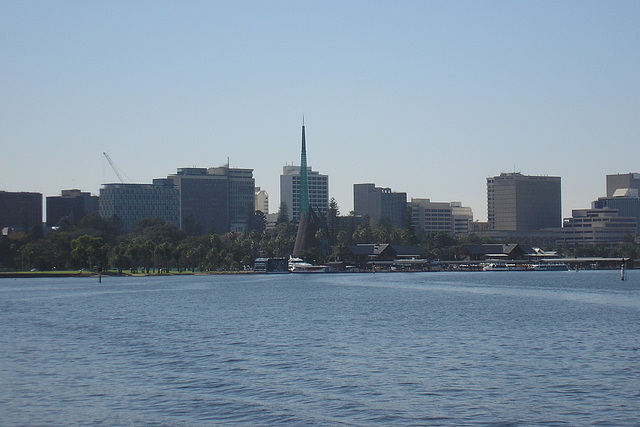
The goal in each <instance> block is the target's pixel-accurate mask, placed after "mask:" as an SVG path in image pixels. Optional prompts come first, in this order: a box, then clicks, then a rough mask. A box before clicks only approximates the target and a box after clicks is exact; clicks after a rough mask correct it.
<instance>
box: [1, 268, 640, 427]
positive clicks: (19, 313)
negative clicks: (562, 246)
mask: <svg viewBox="0 0 640 427" xmlns="http://www.w3.org/2000/svg"><path fill="white" fill-rule="evenodd" d="M0 424H1V425H274V424H286V425H305V426H306V425H361V426H369V425H447V426H459V425H612V426H621V425H639V424H640V271H629V272H628V276H627V280H626V281H621V280H620V275H619V273H618V272H614V271H594V272H587V271H580V272H477V273H387V274H384V273H383V274H315V275H314V274H310V275H216V276H185V277H144V278H115V277H107V278H104V279H103V281H102V283H101V284H98V283H97V280H96V279H88V278H83V279H80V278H71V279H0Z"/></svg>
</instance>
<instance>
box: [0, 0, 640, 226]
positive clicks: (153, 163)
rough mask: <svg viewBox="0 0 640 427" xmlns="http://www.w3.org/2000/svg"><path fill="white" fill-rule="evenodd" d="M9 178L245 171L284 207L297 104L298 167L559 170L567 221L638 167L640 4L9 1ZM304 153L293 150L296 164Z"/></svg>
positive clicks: (338, 173) (479, 194)
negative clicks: (303, 133) (615, 177)
mask: <svg viewBox="0 0 640 427" xmlns="http://www.w3.org/2000/svg"><path fill="white" fill-rule="evenodd" d="M2 6H3V15H2V16H1V17H0V36H1V37H2V40H3V43H2V48H1V50H0V52H1V54H0V66H2V69H3V79H2V80H1V81H0V108H1V111H2V114H0V140H1V141H2V142H3V148H5V150H7V155H4V156H2V160H0V166H1V167H0V186H1V188H0V189H2V190H5V191H30V192H40V193H42V194H43V195H44V196H51V195H57V194H60V191H61V190H64V189H72V188H78V189H80V190H83V191H90V192H91V193H93V194H99V189H100V186H101V185H102V184H105V183H112V182H118V180H117V178H116V176H115V175H114V174H113V172H112V171H111V168H110V166H109V164H108V163H107V161H106V160H105V159H104V157H103V156H102V152H103V151H104V152H107V153H109V155H111V156H112V158H113V159H114V161H115V162H116V163H117V165H118V166H119V167H120V168H121V169H122V170H123V171H125V172H126V174H127V175H128V176H129V177H131V181H132V182H137V183H150V182H152V180H153V179H154V178H159V177H162V176H166V175H167V174H168V173H171V172H172V171H174V170H175V169H176V168H179V167H190V166H197V167H215V166H220V165H222V164H225V163H226V161H227V158H229V159H230V163H231V167H237V168H253V169H254V171H255V172H254V177H255V180H256V185H258V186H260V187H262V188H263V189H264V190H266V191H267V192H268V193H269V194H270V195H271V196H272V197H271V200H272V202H273V203H272V210H275V209H276V208H277V207H276V206H275V205H276V204H277V202H276V200H278V197H277V196H276V195H277V194H278V188H279V182H278V180H279V176H280V171H281V168H282V165H285V164H291V163H292V162H296V160H297V156H298V153H299V129H300V123H301V121H302V115H303V114H304V115H305V121H306V129H307V142H308V147H307V148H308V161H309V165H310V166H311V167H313V169H314V170H317V171H319V172H321V173H323V174H326V175H328V176H329V177H330V181H331V182H330V189H329V193H330V197H334V198H335V199H336V200H337V201H338V204H339V206H340V210H341V212H342V213H343V214H346V213H348V212H349V211H350V210H352V209H353V195H352V191H353V184H355V183H369V182H375V183H377V184H378V185H381V186H384V187H390V188H392V189H393V190H394V191H402V192H406V193H407V195H408V197H409V198H414V197H415V198H429V199H431V200H433V201H461V202H462V203H463V204H464V205H465V206H469V207H471V208H472V209H473V212H474V218H475V219H478V220H481V221H482V220H485V219H486V208H487V207H486V190H485V180H486V178H487V177H489V176H494V175H499V174H500V173H502V172H512V171H514V170H515V171H519V172H522V173H523V174H525V175H549V176H560V177H562V208H563V217H569V216H571V210H572V209H579V208H587V207H589V205H590V203H591V202H592V201H594V200H596V199H597V198H598V197H602V196H604V195H605V194H606V191H605V176H606V175H607V174H615V173H628V172H637V171H638V169H639V168H638V166H637V157H634V156H633V153H634V152H635V150H636V148H635V147H636V145H637V143H638V140H639V139H640V138H639V136H640V122H639V121H638V120H637V118H638V117H639V116H640V96H639V95H640V82H639V81H638V79H637V76H636V74H637V70H638V69H640V49H638V47H637V46H638V45H639V41H640V29H639V28H638V26H637V25H636V23H637V22H638V21H639V20H640V4H638V3H637V2H631V1H628V2H626V1H622V2H615V3H609V2H598V1H593V2H577V1H571V2H563V3H561V4H557V3H554V2H535V3H534V2H518V3H509V2H495V3H489V4H478V3H473V2H455V3H449V2H412V1H409V2H403V3H391V2H390V3H375V4H369V3H362V2H322V3H320V2H307V3H302V4H297V3H288V2H274V3H267V4H264V3H260V2H247V1H244V2H235V3H200V2H186V3H180V4H171V3H169V4H163V5H158V4H156V3H152V2H136V3H133V4H128V3H105V4H101V3H87V4H84V3H75V2H66V1H63V2H55V3H51V4H49V3H25V2H8V1H2ZM296 164H297V163H296Z"/></svg>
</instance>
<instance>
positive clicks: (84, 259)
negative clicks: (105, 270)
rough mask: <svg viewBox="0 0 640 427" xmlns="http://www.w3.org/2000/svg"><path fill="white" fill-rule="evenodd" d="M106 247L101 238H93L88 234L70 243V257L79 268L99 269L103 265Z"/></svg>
mask: <svg viewBox="0 0 640 427" xmlns="http://www.w3.org/2000/svg"><path fill="white" fill-rule="evenodd" d="M106 255H107V245H105V244H104V240H103V239H102V237H93V236H90V235H88V234H85V235H83V236H80V237H78V238H77V239H74V240H72V241H71V257H72V258H73V259H74V260H75V261H76V262H77V263H78V265H80V266H86V267H88V268H93V267H94V266H97V267H101V266H102V265H103V264H106V263H105V260H106Z"/></svg>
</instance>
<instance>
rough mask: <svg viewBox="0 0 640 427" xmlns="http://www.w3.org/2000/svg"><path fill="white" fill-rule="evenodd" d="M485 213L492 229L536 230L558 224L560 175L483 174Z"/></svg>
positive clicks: (560, 223)
mask: <svg viewBox="0 0 640 427" xmlns="http://www.w3.org/2000/svg"><path fill="white" fill-rule="evenodd" d="M487 216H488V220H489V224H490V225H491V229H492V230H504V231H536V230H542V229H544V228H554V227H560V226H561V225H562V199H561V182H560V177H555V176H529V175H522V174H520V173H518V172H514V173H502V174H500V175H499V176H494V177H490V178H487Z"/></svg>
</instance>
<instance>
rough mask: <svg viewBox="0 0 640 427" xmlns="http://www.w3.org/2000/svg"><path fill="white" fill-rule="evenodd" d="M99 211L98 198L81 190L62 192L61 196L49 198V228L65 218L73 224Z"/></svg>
mask: <svg viewBox="0 0 640 427" xmlns="http://www.w3.org/2000/svg"><path fill="white" fill-rule="evenodd" d="M97 210H98V196H92V195H91V193H88V192H82V191H80V190H62V193H61V195H60V196H49V197H47V227H54V226H56V225H58V224H59V223H60V220H62V219H63V218H65V219H66V220H68V221H69V222H70V223H71V224H73V225H77V224H78V221H80V220H81V219H82V218H84V217H85V216H87V215H88V214H90V213H91V212H96V211H97Z"/></svg>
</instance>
